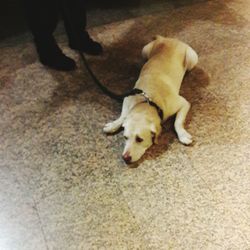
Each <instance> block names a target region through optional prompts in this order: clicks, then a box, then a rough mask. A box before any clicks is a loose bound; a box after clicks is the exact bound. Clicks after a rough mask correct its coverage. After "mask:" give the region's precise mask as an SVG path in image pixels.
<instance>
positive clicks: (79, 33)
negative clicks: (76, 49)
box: [61, 0, 89, 45]
mask: <svg viewBox="0 0 250 250" xmlns="http://www.w3.org/2000/svg"><path fill="white" fill-rule="evenodd" d="M61 11H62V16H63V21H64V26H65V30H66V32H67V35H68V39H69V43H70V44H75V45H76V44H77V45H79V44H81V43H82V42H83V40H87V39H88V38H89V37H88V33H87V32H86V30H85V29H86V22H87V21H86V9H85V0H61Z"/></svg>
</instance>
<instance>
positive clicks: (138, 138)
mask: <svg viewBox="0 0 250 250" xmlns="http://www.w3.org/2000/svg"><path fill="white" fill-rule="evenodd" d="M135 140H136V142H139V143H140V142H142V141H143V139H142V138H141V137H139V136H136V138H135Z"/></svg>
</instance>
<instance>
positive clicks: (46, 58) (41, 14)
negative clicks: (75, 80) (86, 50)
mask: <svg viewBox="0 0 250 250" xmlns="http://www.w3.org/2000/svg"><path fill="white" fill-rule="evenodd" d="M23 2H24V7H25V12H26V17H27V22H28V26H29V28H30V30H31V33H32V35H33V37H34V43H35V46H36V49H37V52H38V55H39V58H40V61H41V62H42V63H43V64H44V65H47V66H49V67H52V68H55V69H59V70H72V69H74V68H75V67H76V65H75V62H74V60H72V59H71V58H69V57H67V56H65V55H64V54H63V53H62V51H61V50H60V48H59V47H58V45H57V43H56V41H55V39H54V37H53V32H54V31H55V29H56V25H57V22H58V3H57V1H56V0H37V1H34V0H23Z"/></svg>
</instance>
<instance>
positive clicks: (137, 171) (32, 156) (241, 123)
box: [0, 0, 250, 250]
mask: <svg viewBox="0 0 250 250" xmlns="http://www.w3.org/2000/svg"><path fill="white" fill-rule="evenodd" d="M174 3H175V4H174ZM188 3H190V4H188ZM167 5H168V7H167V8H158V9H157V8H156V11H154V12H153V13H150V12H149V11H148V10H147V9H146V10H143V9H142V10H141V14H140V16H139V17H136V18H130V19H127V20H122V21H119V22H113V23H110V24H106V25H102V26H97V27H92V28H91V30H90V32H91V34H92V36H93V37H95V38H96V39H98V40H100V41H101V42H102V43H103V45H104V48H105V53H104V55H103V56H102V57H97V58H89V62H90V64H91V66H92V67H93V69H94V70H95V72H96V74H98V76H99V78H100V79H101V80H102V81H104V82H105V83H106V84H107V86H109V87H111V88H112V89H114V90H115V91H123V90H125V89H128V88H130V87H131V86H132V84H133V82H134V80H135V79H136V77H137V74H138V72H139V69H140V67H141V65H142V63H143V62H142V59H141V58H140V50H141V48H142V46H143V45H144V44H145V43H146V42H147V41H149V40H150V39H151V37H152V36H153V35H155V34H162V35H166V36H173V37H178V38H179V39H181V40H184V41H186V42H188V43H190V44H191V45H192V46H193V47H194V48H195V49H196V50H197V52H198V53H199V56H200V61H199V64H198V67H197V68H196V69H194V70H193V71H192V72H191V73H190V74H188V75H187V76H186V77H185V79H184V83H183V88H182V94H183V95H184V96H185V97H186V98H187V99H188V100H189V101H190V102H191V103H192V110H191V112H190V114H189V117H188V122H187V128H188V130H189V131H190V133H192V135H193V137H194V139H195V142H194V144H193V145H192V146H190V147H185V146H183V145H181V144H180V143H179V142H178V140H177V139H176V136H175V134H174V132H173V128H172V122H173V121H172V120H170V121H169V122H167V123H166V128H167V129H166V130H165V131H164V132H163V134H162V136H161V138H160V144H159V145H157V146H154V147H153V148H152V149H151V150H149V151H148V152H147V154H146V155H145V157H144V158H143V160H142V161H141V162H140V163H139V164H138V166H137V168H129V167H127V166H126V165H125V164H124V163H123V162H122V160H121V151H122V148H123V141H122V134H117V135H114V136H106V135H104V134H103V133H102V127H103V125H104V124H105V123H106V122H108V121H110V120H112V119H114V118H116V117H117V116H118V115H119V112H120V108H121V106H120V105H118V104H117V103H116V102H115V101H113V100H111V99H109V98H108V97H106V96H104V95H103V94H102V93H101V92H100V91H99V89H97V88H96V87H95V85H94V84H93V82H92V80H91V78H90V77H89V76H88V74H87V72H86V71H85V70H84V69H83V67H81V63H80V61H79V58H78V55H77V54H75V53H74V52H72V51H70V50H69V49H68V48H67V46H66V45H67V42H66V38H65V36H64V35H62V34H60V35H59V36H58V40H59V42H60V45H61V46H62V48H63V49H64V51H65V52H66V53H67V54H68V55H70V56H72V57H73V58H74V59H75V60H76V61H77V62H78V65H79V68H78V69H77V70H76V71H75V72H72V73H62V72H56V71H53V70H48V69H46V68H44V67H43V66H42V65H40V64H39V62H38V61H37V58H36V54H35V51H34V48H33V46H32V43H31V40H30V39H23V38H17V39H16V40H15V39H11V40H5V41H2V42H1V44H0V52H1V58H0V98H1V102H0V114H1V119H0V249H1V250H2V249H3V250H10V249H11V250H12V249H65V250H66V249H67V250H68V249H83V250H85V249H86V250H87V249H91V250H92V249H108V250H109V249H114V250H118V249H131V250H134V249H142V250H144V249H145V250H146V249H152V250H155V249H157V250H158V249H164V250H165V249H176V250H179V249H185V250H186V249H212V250H214V249H223V250H224V249H235V250H238V249H240V250H247V249H250V142H249V137H250V116H249V114H250V98H249V96H250V88H249V86H248V85H249V81H250V73H249V66H250V52H249V51H250V50H249V48H250V43H249V40H250V24H249V13H250V2H249V1H248V0H247V1H243V0H226V1H176V2H174V1H173V2H170V3H169V4H167ZM133 11H135V10H133ZM128 17H130V16H128Z"/></svg>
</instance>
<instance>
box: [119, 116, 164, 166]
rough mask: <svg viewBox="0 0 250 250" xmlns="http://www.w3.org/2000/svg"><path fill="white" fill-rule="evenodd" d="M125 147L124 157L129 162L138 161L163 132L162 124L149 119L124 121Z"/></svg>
mask: <svg viewBox="0 0 250 250" xmlns="http://www.w3.org/2000/svg"><path fill="white" fill-rule="evenodd" d="M123 127H124V138H125V140H126V142H125V148H124V151H123V159H124V161H125V162H126V163H127V164H130V163H133V162H136V161H138V160H139V159H140V158H141V157H142V155H143V154H144V153H145V152H146V150H147V149H148V148H149V147H150V146H151V145H152V144H154V143H157V138H158V136H159V134H160V133H161V125H160V124H157V125H156V124H154V123H152V121H149V120H145V119H143V120H139V121H138V120H137V121H135V120H132V119H127V120H126V121H125V122H124V123H123Z"/></svg>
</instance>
